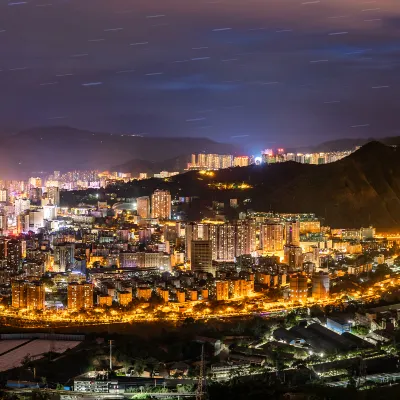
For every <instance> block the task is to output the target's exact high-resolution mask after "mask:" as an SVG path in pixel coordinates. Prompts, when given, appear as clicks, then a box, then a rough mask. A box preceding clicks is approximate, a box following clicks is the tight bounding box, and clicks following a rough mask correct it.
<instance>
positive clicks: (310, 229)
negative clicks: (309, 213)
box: [299, 218, 321, 234]
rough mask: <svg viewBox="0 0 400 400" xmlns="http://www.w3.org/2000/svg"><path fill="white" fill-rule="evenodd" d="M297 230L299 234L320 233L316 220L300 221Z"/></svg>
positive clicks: (318, 223)
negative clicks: (298, 229)
mask: <svg viewBox="0 0 400 400" xmlns="http://www.w3.org/2000/svg"><path fill="white" fill-rule="evenodd" d="M299 228H300V234H306V233H320V232H321V222H320V221H319V220H318V219H316V218H315V219H309V220H304V221H300V226H299Z"/></svg>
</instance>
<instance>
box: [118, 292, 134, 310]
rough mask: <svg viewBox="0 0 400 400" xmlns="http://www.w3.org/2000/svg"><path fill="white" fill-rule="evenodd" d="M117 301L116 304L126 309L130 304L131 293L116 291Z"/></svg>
mask: <svg viewBox="0 0 400 400" xmlns="http://www.w3.org/2000/svg"><path fill="white" fill-rule="evenodd" d="M117 299H118V303H119V304H120V305H121V306H123V307H126V306H128V305H129V304H130V303H132V291H128V290H125V291H121V292H120V291H118V292H117Z"/></svg>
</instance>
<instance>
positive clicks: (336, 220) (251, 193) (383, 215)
mask: <svg viewBox="0 0 400 400" xmlns="http://www.w3.org/2000/svg"><path fill="white" fill-rule="evenodd" d="M221 182H222V183H227V184H229V183H236V184H240V183H242V182H245V183H248V184H249V185H250V186H251V188H250V189H247V190H242V189H234V190H220V189H218V188H217V187H218V185H217V184H218V183H221ZM158 188H161V189H163V188H164V189H169V190H170V191H171V193H172V194H173V195H174V196H186V197H197V198H198V201H197V203H198V204H202V205H201V206H199V209H198V210H197V211H196V210H195V208H196V207H195V205H194V204H193V205H191V207H189V209H188V210H189V212H190V214H189V219H198V218H201V217H204V216H206V213H207V211H206V210H207V208H209V207H210V206H211V204H212V202H213V201H217V202H224V203H225V209H226V210H227V209H228V208H229V200H230V199H232V198H237V199H238V200H239V203H240V204H241V209H242V210H243V211H245V210H246V209H247V210H248V209H252V210H255V211H264V212H266V211H271V210H272V211H275V212H282V213H315V214H316V215H317V216H319V217H321V218H323V219H324V220H325V222H326V224H328V225H329V226H332V227H336V228H356V227H361V226H368V225H374V226H376V227H379V228H394V227H398V226H399V225H400V148H393V147H389V146H386V145H384V144H382V143H380V142H370V143H368V144H366V145H365V146H363V147H361V148H360V149H359V150H357V151H356V152H354V153H353V154H351V155H350V156H348V157H345V158H344V159H342V160H339V161H337V162H334V163H330V164H325V165H308V164H298V163H296V162H292V161H291V162H286V163H280V164H272V165H260V166H256V165H251V166H248V167H235V168H229V169H224V170H219V171H215V173H214V176H212V177H211V176H202V175H200V174H199V173H198V172H196V171H189V172H187V173H184V174H180V175H177V176H174V177H172V178H170V179H169V180H168V182H165V181H163V180H159V179H149V180H145V181H139V182H131V183H129V184H125V185H120V186H118V193H119V195H120V196H121V197H123V196H126V197H135V196H141V195H150V194H151V193H152V192H153V191H154V190H155V189H158ZM112 190H115V187H110V188H108V189H107V191H112ZM245 200H246V201H247V205H246V207H244V206H243V204H244V203H243V202H244V201H245Z"/></svg>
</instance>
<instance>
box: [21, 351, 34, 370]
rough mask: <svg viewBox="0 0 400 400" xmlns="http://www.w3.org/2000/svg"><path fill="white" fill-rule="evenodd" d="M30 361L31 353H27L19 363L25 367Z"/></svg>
mask: <svg viewBox="0 0 400 400" xmlns="http://www.w3.org/2000/svg"><path fill="white" fill-rule="evenodd" d="M31 361H32V357H31V355H30V354H29V353H28V354H26V356H25V357H24V358H23V359H22V361H21V363H22V365H23V366H24V367H27V366H28V365H29V364H30V363H31Z"/></svg>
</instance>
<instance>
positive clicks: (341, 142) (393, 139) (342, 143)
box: [287, 136, 400, 153]
mask: <svg viewBox="0 0 400 400" xmlns="http://www.w3.org/2000/svg"><path fill="white" fill-rule="evenodd" d="M374 141H379V142H381V143H383V144H386V145H400V136H390V137H386V138H383V139H375V138H368V139H365V138H358V139H336V140H330V141H327V142H323V143H320V144H318V145H316V146H305V147H298V148H292V149H288V150H287V151H288V152H298V153H325V152H330V151H343V150H352V149H355V148H356V147H357V146H363V145H365V144H367V143H369V142H374Z"/></svg>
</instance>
